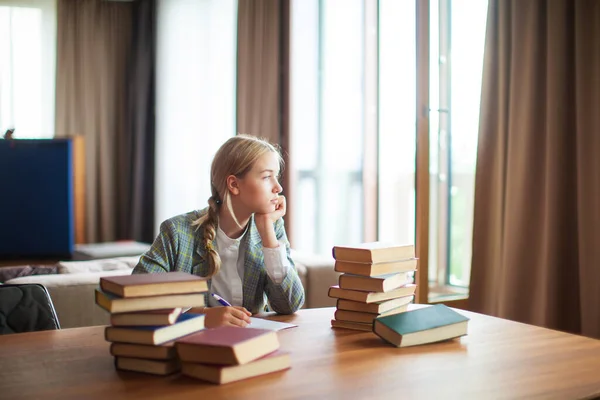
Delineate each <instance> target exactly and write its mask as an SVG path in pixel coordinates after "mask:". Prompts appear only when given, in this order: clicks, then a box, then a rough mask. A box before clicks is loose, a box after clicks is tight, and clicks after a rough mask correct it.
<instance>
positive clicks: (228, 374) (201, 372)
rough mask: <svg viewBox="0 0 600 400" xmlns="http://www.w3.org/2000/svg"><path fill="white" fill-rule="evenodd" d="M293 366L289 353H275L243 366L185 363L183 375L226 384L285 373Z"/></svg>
mask: <svg viewBox="0 0 600 400" xmlns="http://www.w3.org/2000/svg"><path fill="white" fill-rule="evenodd" d="M291 366H292V364H291V360H290V355H289V353H286V352H283V351H275V352H274V353H271V354H269V355H267V356H264V357H262V358H259V359H258V360H256V361H253V362H251V363H248V364H242V365H211V364H194V363H188V362H184V363H183V365H182V368H181V373H182V374H183V375H187V376H191V377H193V378H198V379H202V380H205V381H208V382H213V383H217V384H225V383H230V382H236V381H240V380H242V379H248V378H253V377H256V376H260V375H265V374H269V373H273V372H277V371H283V370H286V369H289V368H290V367H291Z"/></svg>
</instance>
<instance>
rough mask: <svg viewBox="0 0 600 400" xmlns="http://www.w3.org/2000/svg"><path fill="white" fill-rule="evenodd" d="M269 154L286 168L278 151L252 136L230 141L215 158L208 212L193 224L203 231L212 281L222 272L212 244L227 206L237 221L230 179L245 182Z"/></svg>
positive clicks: (243, 135) (219, 260) (269, 144)
mask: <svg viewBox="0 0 600 400" xmlns="http://www.w3.org/2000/svg"><path fill="white" fill-rule="evenodd" d="M269 152H273V153H275V154H277V157H278V159H279V164H280V166H283V159H282V158H281V154H280V153H279V149H278V148H277V147H275V146H273V145H272V144H271V143H269V142H268V141H267V140H265V139H261V138H258V137H256V136H251V135H245V134H241V135H237V136H234V137H232V138H230V139H229V140H227V141H226V142H225V143H223V145H221V147H220V148H219V150H218V151H217V153H216V154H215V157H214V159H213V162H212V165H211V168H210V191H211V196H210V197H209V198H208V211H207V212H206V213H205V214H203V215H202V216H201V217H200V218H198V219H197V220H195V221H194V222H192V225H193V226H198V229H202V230H203V236H202V242H203V244H204V248H205V250H206V255H207V259H208V277H211V276H213V275H215V274H217V273H218V272H219V269H220V268H221V257H219V253H217V251H216V249H214V248H213V246H212V242H213V240H214V239H215V237H216V234H217V226H218V223H219V210H220V208H221V207H222V206H223V204H225V206H226V207H227V208H229V210H231V214H232V216H233V218H234V220H235V218H236V217H235V215H234V213H233V209H232V207H231V198H230V195H229V190H228V189H227V177H228V176H230V175H234V176H236V177H237V178H240V179H241V178H243V177H244V176H245V175H246V174H247V173H248V172H249V171H250V170H251V169H252V167H253V166H254V163H255V162H256V161H257V160H258V159H259V158H260V157H262V156H263V155H264V154H267V153H269ZM236 222H237V220H236Z"/></svg>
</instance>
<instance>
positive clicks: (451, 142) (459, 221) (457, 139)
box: [429, 0, 487, 299]
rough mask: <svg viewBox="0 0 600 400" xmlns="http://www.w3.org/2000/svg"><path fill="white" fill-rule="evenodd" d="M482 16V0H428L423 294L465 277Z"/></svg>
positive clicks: (484, 4)
mask: <svg viewBox="0 0 600 400" xmlns="http://www.w3.org/2000/svg"><path fill="white" fill-rule="evenodd" d="M486 19H487V1H484V0H481V1H470V0H439V1H437V0H436V1H431V2H430V94H429V99H430V114H429V115H430V119H429V121H430V181H429V182H430V214H429V221H430V227H429V282H430V288H431V291H430V299H431V297H432V295H433V296H435V295H439V294H440V288H442V287H444V286H447V285H451V286H455V287H457V289H456V290H454V291H455V292H456V291H458V292H461V290H460V287H467V286H468V284H469V277H470V268H471V243H472V232H473V200H474V184H475V162H476V157H477V138H478V127H479V101H480V93H481V76H482V67H483V51H484V41H485V27H486ZM462 292H463V293H464V292H465V291H464V290H463V291H462Z"/></svg>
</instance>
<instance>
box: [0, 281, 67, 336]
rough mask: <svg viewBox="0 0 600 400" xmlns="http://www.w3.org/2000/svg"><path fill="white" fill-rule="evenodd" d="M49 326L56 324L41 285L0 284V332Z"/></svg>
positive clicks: (33, 329) (40, 328)
mask: <svg viewBox="0 0 600 400" xmlns="http://www.w3.org/2000/svg"><path fill="white" fill-rule="evenodd" d="M53 329H60V324H59V322H58V317H57V316H56V311H55V310H54V305H53V304H52V299H51V298H50V294H49V293H48V290H46V288H45V287H44V286H43V285H40V284H37V283H27V284H18V285H0V335H4V334H8V333H22V332H35V331H45V330H53Z"/></svg>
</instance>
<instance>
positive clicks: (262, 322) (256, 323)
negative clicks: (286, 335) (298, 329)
mask: <svg viewBox="0 0 600 400" xmlns="http://www.w3.org/2000/svg"><path fill="white" fill-rule="evenodd" d="M250 321H251V323H250V325H248V328H259V329H269V330H272V331H280V330H282V329H288V328H293V327H295V326H298V325H294V324H288V323H286V322H277V321H271V320H268V319H263V318H254V317H250Z"/></svg>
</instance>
